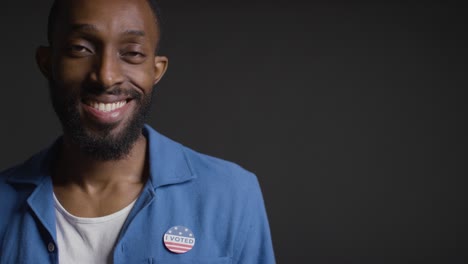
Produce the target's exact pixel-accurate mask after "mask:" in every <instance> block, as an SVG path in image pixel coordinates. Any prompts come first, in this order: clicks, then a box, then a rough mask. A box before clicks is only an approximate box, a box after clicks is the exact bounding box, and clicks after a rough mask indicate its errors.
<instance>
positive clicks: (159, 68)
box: [153, 56, 169, 85]
mask: <svg viewBox="0 0 468 264" xmlns="http://www.w3.org/2000/svg"><path fill="white" fill-rule="evenodd" d="M168 63H169V60H168V59H167V57H165V56H155V57H154V82H153V85H155V84H157V83H158V82H159V80H161V78H162V77H163V75H164V73H165V72H166V70H167V66H168Z"/></svg>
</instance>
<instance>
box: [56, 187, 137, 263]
mask: <svg viewBox="0 0 468 264" xmlns="http://www.w3.org/2000/svg"><path fill="white" fill-rule="evenodd" d="M54 200H55V217H56V223H57V227H56V228H57V247H58V254H59V263H60V264H75V263H76V264H78V263H80V264H81V263H86V264H103V263H113V259H112V252H113V249H114V245H115V243H116V240H117V237H118V235H119V233H120V230H121V229H122V226H123V224H124V222H125V219H127V216H128V214H129V213H130V210H131V209H132V208H133V205H134V204H135V201H133V202H132V203H131V204H129V205H128V206H127V207H125V208H123V209H122V210H120V211H118V212H115V213H113V214H110V215H106V216H102V217H93V218H87V217H76V216H74V215H72V214H70V213H69V212H67V210H65V208H63V206H62V205H61V204H60V202H59V201H58V200H57V197H55V194H54Z"/></svg>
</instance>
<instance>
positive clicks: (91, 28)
mask: <svg viewBox="0 0 468 264" xmlns="http://www.w3.org/2000/svg"><path fill="white" fill-rule="evenodd" d="M71 29H72V31H84V32H98V31H99V30H98V28H97V27H96V26H95V25H92V24H73V25H71ZM122 34H123V35H129V36H138V37H144V36H146V34H145V32H144V31H143V30H135V29H129V30H125V31H124V32H123V33H122Z"/></svg>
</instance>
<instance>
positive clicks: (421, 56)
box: [0, 0, 468, 263]
mask: <svg viewBox="0 0 468 264" xmlns="http://www.w3.org/2000/svg"><path fill="white" fill-rule="evenodd" d="M49 4H50V1H32V0H29V1H14V2H7V3H2V7H1V8H0V30H1V31H0V32H1V34H2V37H1V46H0V47H1V58H2V61H1V64H0V67H1V68H0V69H1V77H2V85H1V87H2V88H1V90H2V96H1V98H2V103H1V104H0V120H1V124H2V125H1V129H0V133H1V134H0V146H1V151H0V153H1V154H0V155H1V159H0V168H6V167H8V166H10V165H12V164H14V163H17V162H20V161H22V160H23V159H25V158H27V157H28V156H30V155H32V154H33V153H34V152H36V151H37V150H39V149H41V148H43V147H45V146H47V145H48V144H49V143H50V142H51V141H52V140H53V139H54V138H55V137H56V136H58V135H59V133H60V129H59V125H58V121H57V120H56V119H55V116H54V114H53V111H52V109H51V107H50V106H49V100H48V93H47V88H46V82H45V80H44V79H43V78H42V77H41V76H40V74H39V71H38V70H37V69H36V66H35V62H34V52H35V47H36V46H37V45H39V44H41V43H42V44H43V43H45V26H46V14H47V12H48V8H49ZM161 5H162V7H163V8H164V10H163V14H164V17H165V21H166V35H165V40H164V43H163V48H162V53H163V54H165V55H167V56H168V57H169V58H170V67H169V71H168V72H167V75H166V76H165V78H164V80H163V81H162V82H161V83H160V85H159V86H158V88H157V89H158V96H157V99H156V104H155V107H154V108H153V112H152V115H151V118H150V120H149V123H150V124H151V125H153V126H154V127H156V128H157V129H158V130H160V131H161V132H162V133H164V134H166V135H167V136H169V137H171V138H173V139H175V140H177V141H180V142H182V143H183V144H185V145H187V146H189V147H192V148H194V149H196V150H198V151H201V152H204V153H207V154H210V155H214V156H218V157H221V158H224V159H228V160H232V161H235V162H237V163H239V164H240V165H242V166H244V167H245V168H247V169H249V170H251V171H253V172H255V173H256V174H257V175H258V178H259V180H260V183H261V185H262V188H263V192H264V198H265V202H266V207H267V210H268V213H269V218H270V225H271V230H272V235H273V240H274V246H275V250H276V256H277V260H278V262H279V263H466V262H467V261H468V259H467V258H466V257H465V252H464V251H465V250H466V248H468V245H467V226H466V223H467V221H468V219H467V215H466V213H465V212H466V210H467V204H466V198H467V197H466V196H467V194H466V192H465V188H466V184H465V183H466V180H465V179H464V178H465V176H466V175H467V173H466V172H467V170H466V163H465V161H466V139H465V138H466V134H467V133H466V132H467V131H466V128H464V127H463V123H465V120H464V119H465V113H466V105H465V100H466V96H465V91H464V90H465V89H466V87H467V75H466V70H467V66H466V61H467V56H466V48H467V41H466V26H467V23H466V22H467V21H466V9H462V8H460V7H457V6H452V5H450V4H429V3H425V4H424V5H416V4H404V5H403V4H382V3H379V4H375V3H374V4H369V3H368V4H363V3H358V2H355V3H350V2H347V3H331V2H329V3H327V4H324V3H319V2H313V3H303V2H300V1H283V2H279V1H277V2H274V1H270V2H267V1H263V2H260V1H204V0H202V1H188V0H186V1H182V0H163V1H162V4H161Z"/></svg>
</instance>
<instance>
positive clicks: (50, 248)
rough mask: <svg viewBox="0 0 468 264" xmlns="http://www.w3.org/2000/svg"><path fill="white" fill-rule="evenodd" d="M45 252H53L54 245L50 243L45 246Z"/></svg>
mask: <svg viewBox="0 0 468 264" xmlns="http://www.w3.org/2000/svg"><path fill="white" fill-rule="evenodd" d="M47 250H49V252H54V250H55V245H54V243H52V242H50V243H49V245H47Z"/></svg>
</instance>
